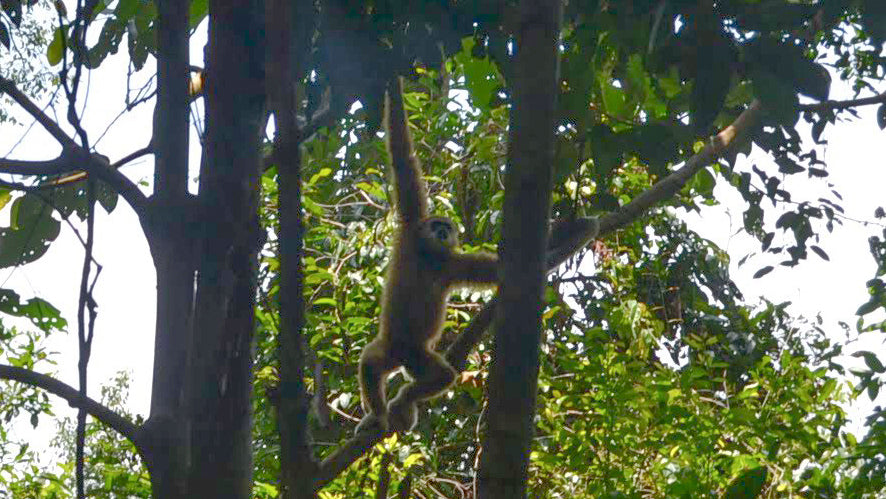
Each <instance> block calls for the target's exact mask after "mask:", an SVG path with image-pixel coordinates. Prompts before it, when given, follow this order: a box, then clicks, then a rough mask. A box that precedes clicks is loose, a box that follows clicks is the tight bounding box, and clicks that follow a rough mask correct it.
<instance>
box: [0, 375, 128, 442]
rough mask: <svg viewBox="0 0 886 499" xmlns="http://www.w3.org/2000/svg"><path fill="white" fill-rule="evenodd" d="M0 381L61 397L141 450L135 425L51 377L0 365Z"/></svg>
mask: <svg viewBox="0 0 886 499" xmlns="http://www.w3.org/2000/svg"><path fill="white" fill-rule="evenodd" d="M0 379H8V380H12V381H18V382H19V383H24V384H26V385H30V386H33V387H36V388H42V389H43V390H46V391H47V392H49V393H51V394H53V395H56V396H58V397H61V398H63V399H65V400H66V401H67V402H68V404H70V406H71V407H74V408H77V409H83V410H84V411H86V412H87V413H88V414H89V415H90V416H92V417H94V418H95V419H97V420H99V421H101V422H102V423H104V424H106V425H107V426H109V427H110V428H112V429H113V430H115V431H116V432H117V433H119V434H120V435H123V436H124V437H126V438H127V439H128V440H129V441H130V442H132V443H133V444H134V445H135V446H136V448H139V449H140V448H141V444H142V443H143V442H142V439H141V438H139V431H138V428H139V427H138V426H137V425H136V424H135V423H133V422H132V421H130V420H128V419H126V418H124V417H123V416H121V415H119V414H117V413H116V412H114V411H113V410H111V409H109V408H107V407H106V406H104V405H102V404H101V403H99V402H96V401H95V400H93V399H91V398H89V397H81V396H80V393H79V392H78V391H77V389H76V388H74V387H72V386H70V385H68V384H66V383H63V382H61V381H59V380H57V379H55V378H53V377H52V376H47V375H46V374H41V373H38V372H35V371H31V370H30V369H24V368H21V367H15V366H9V365H5V364H0Z"/></svg>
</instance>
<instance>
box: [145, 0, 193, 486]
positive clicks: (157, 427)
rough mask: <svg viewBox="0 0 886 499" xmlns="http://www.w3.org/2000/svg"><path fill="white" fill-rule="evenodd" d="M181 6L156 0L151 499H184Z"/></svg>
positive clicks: (186, 291) (186, 278)
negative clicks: (155, 301)
mask: <svg viewBox="0 0 886 499" xmlns="http://www.w3.org/2000/svg"><path fill="white" fill-rule="evenodd" d="M188 4H189V2H188V1H187V0H163V1H160V2H158V9H159V10H158V19H157V105H156V109H155V112H154V134H153V140H152V142H153V145H154V152H155V162H156V165H155V175H154V195H153V197H152V199H151V201H152V202H151V204H150V208H149V215H148V217H147V219H146V220H145V233H146V235H147V238H148V242H149V244H150V247H151V254H152V256H153V259H154V266H155V268H156V271H157V324H156V336H155V340H154V378H153V389H152V394H151V416H150V418H151V421H150V424H149V425H148V426H147V428H148V431H150V432H151V435H149V438H148V442H150V443H151V444H150V445H149V447H148V449H147V452H146V458H147V461H148V462H147V465H148V468H149V470H150V472H151V481H152V485H153V493H154V497H164V498H165V497H168V498H172V499H178V498H183V497H185V495H184V494H185V488H184V486H185V483H186V482H185V478H186V474H185V473H186V465H187V431H186V425H185V417H184V416H185V415H184V414H183V413H182V407H181V401H182V387H183V386H184V380H185V372H186V365H187V349H188V346H189V344H190V341H191V339H190V331H191V328H190V326H191V325H190V317H191V311H192V307H193V294H194V271H195V265H194V259H193V251H192V248H193V243H192V238H193V237H194V236H193V233H192V231H193V227H191V226H189V224H187V223H186V222H185V221H186V220H188V219H190V218H191V217H192V216H193V215H194V214H193V213H191V212H190V210H191V209H192V207H191V206H190V204H191V203H189V202H188V194H187V187H188V185H187V183H188V132H189V117H188V36H189V33H188Z"/></svg>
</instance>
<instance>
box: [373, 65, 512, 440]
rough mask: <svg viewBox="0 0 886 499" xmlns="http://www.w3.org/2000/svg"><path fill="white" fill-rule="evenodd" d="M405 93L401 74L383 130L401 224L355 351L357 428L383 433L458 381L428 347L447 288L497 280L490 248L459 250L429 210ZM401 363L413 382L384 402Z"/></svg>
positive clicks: (408, 424)
mask: <svg viewBox="0 0 886 499" xmlns="http://www.w3.org/2000/svg"><path fill="white" fill-rule="evenodd" d="M402 92H403V90H402V82H401V81H400V79H399V78H394V79H392V81H391V82H390V84H389V88H388V94H387V106H386V109H387V120H386V121H387V133H386V135H387V144H388V151H389V152H390V155H391V166H392V175H391V177H392V181H393V185H394V196H395V201H396V202H395V203H394V204H395V206H396V210H397V215H398V222H399V227H398V229H397V233H396V235H395V238H394V242H393V247H392V248H391V249H392V255H391V260H390V264H389V265H388V271H387V278H386V281H385V287H384V294H383V296H382V302H381V317H380V318H379V330H378V336H376V337H375V339H374V340H372V341H371V342H370V343H369V344H368V345H366V347H365V348H364V349H363V353H362V355H361V356H360V396H361V399H362V402H363V408H364V409H365V411H366V415H365V416H364V417H363V419H362V420H361V421H360V424H358V425H357V428H356V430H355V433H361V432H369V433H375V432H382V433H387V432H388V431H389V430H394V431H404V430H411V429H412V428H413V427H414V426H415V424H416V423H417V422H418V410H417V407H416V402H418V401H421V400H426V399H430V398H433V397H435V396H437V395H439V394H440V393H442V392H444V391H445V390H446V389H447V388H449V386H450V385H451V384H452V382H453V381H454V380H455V376H456V371H455V370H454V369H453V368H452V366H450V365H449V363H448V362H446V360H445V359H444V358H443V356H441V355H440V354H438V353H436V352H435V351H433V348H434V344H435V343H436V341H437V339H438V338H439V337H440V333H441V331H442V329H443V321H444V318H445V315H446V304H447V301H448V297H449V292H450V290H451V289H452V288H454V287H458V286H483V285H487V286H494V285H495V284H497V283H498V259H497V257H496V256H495V255H492V254H489V253H471V254H465V253H460V252H457V251H456V247H457V246H458V244H459V243H458V234H457V232H456V227H455V224H454V223H453V222H452V220H450V219H448V218H446V217H438V216H428V200H427V193H426V186H425V183H424V180H423V179H422V175H421V169H420V166H419V164H418V160H417V159H416V158H415V156H414V154H413V150H412V139H411V137H410V134H409V128H408V124H407V121H406V114H405V111H404V109H403V95H402ZM400 366H403V367H405V368H406V372H407V373H408V374H409V376H410V377H411V378H412V381H411V382H409V383H407V384H406V385H405V386H403V387H402V388H401V389H400V391H399V392H398V393H397V396H396V397H394V398H393V399H392V400H391V401H390V402H387V403H386V400H385V380H386V377H387V374H389V373H390V372H392V371H393V370H395V369H397V368H398V367H400Z"/></svg>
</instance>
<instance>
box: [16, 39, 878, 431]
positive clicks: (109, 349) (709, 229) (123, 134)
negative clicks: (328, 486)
mask: <svg viewBox="0 0 886 499" xmlns="http://www.w3.org/2000/svg"><path fill="white" fill-rule="evenodd" d="M204 33H205V32H204ZM198 38H202V39H203V40H205V34H203V35H201V36H200V37H198ZM202 49H203V43H202V41H197V42H193V43H192V46H191V58H192V62H193V63H194V64H201V62H200V61H201V60H202V52H203V50H202ZM125 64H126V57H111V58H109V59H108V60H107V61H106V62H105V64H104V65H103V66H102V67H101V69H100V70H99V71H97V72H95V73H93V75H92V79H91V81H90V83H89V95H88V103H87V104H86V105H85V106H83V105H81V106H80V107H81V108H85V109H86V110H87V114H86V116H85V120H84V124H85V126H86V128H87V130H88V131H89V132H90V136H91V138H92V139H93V140H94V139H95V138H96V137H98V135H99V134H100V133H101V132H102V131H103V130H104V129H105V127H106V126H107V125H108V124H109V123H110V122H111V121H112V120H113V119H114V118H115V117H116V115H117V113H119V111H120V109H121V108H122V107H123V102H124V94H123V92H124V91H125V86H124V85H123V84H122V82H123V78H125V75H126V65H125ZM153 71H154V67H153V65H152V64H151V63H149V64H148V65H147V66H146V68H145V69H144V70H143V71H142V73H141V74H143V75H151V74H153ZM147 77H148V76H142V77H141V80H144V79H145V78H147ZM835 80H836V79H835ZM84 87H85V85H84ZM831 96H832V98H834V99H848V98H851V97H852V95H851V93H850V89H849V88H848V86H846V85H844V84H842V83H840V82H839V81H837V83H835V85H834V87H833V89H832V92H831ZM875 110H876V106H868V107H865V108H862V109H861V110H860V115H861V117H860V119H857V120H852V121H847V122H842V123H840V124H838V125H837V126H835V127H829V128H828V129H827V132H826V133H825V136H824V137H825V138H826V139H827V140H828V141H829V143H830V145H829V146H826V147H823V148H821V149H820V150H819V157H823V158H824V160H825V161H826V162H827V165H828V171H830V172H831V176H830V180H831V181H832V182H833V183H834V184H835V185H836V187H837V189H838V190H839V191H840V193H841V194H843V196H844V203H843V206H844V207H845V209H846V215H847V217H850V218H853V219H858V220H873V212H874V209H875V208H876V207H877V206H878V205H882V204H886V196H884V195H883V193H884V189H886V164H884V162H883V156H882V154H883V144H884V143H886V142H884V140H886V132H883V131H881V130H879V128H878V127H877V126H876V120H875ZM152 111H153V104H152V103H151V104H149V105H142V106H140V107H138V108H137V109H135V110H134V111H133V112H132V113H129V114H128V115H126V116H124V117H123V118H122V119H120V121H118V122H117V123H116V124H115V126H114V127H113V128H112V129H111V132H110V133H109V134H108V135H107V136H106V137H105V138H104V139H103V140H102V142H101V143H100V144H99V146H98V150H99V151H100V152H101V153H102V154H105V155H107V156H109V157H110V158H111V161H115V160H117V159H119V158H121V157H123V156H124V155H126V154H128V153H130V152H131V151H134V150H136V149H139V148H141V147H143V146H144V145H145V144H147V142H148V139H149V137H150V132H151V113H152ZM16 113H17V114H16V115H17V116H19V117H20V118H21V121H22V122H23V123H25V124H26V125H28V124H30V123H31V121H32V120H31V119H30V118H29V117H27V116H25V115H24V114H23V113H21V112H18V111H16ZM66 128H69V127H66ZM23 132H24V128H23V127H12V126H9V125H2V126H0V155H3V156H6V155H7V152H8V151H9V150H10V148H11V147H12V145H13V144H14V143H16V142H17V141H18V140H19V138H20V137H21V135H22V134H23ZM810 143H811V142H810ZM50 144H51V146H50ZM191 146H192V154H191V164H192V168H194V167H196V165H198V164H199V161H198V159H199V147H198V144H197V140H196V137H195V136H193V134H192V138H191ZM57 151H58V146H57V144H55V142H54V141H53V140H52V139H51V138H50V137H49V136H48V135H47V134H46V133H45V132H44V131H43V130H42V129H40V128H39V126H35V127H34V128H33V129H32V130H31V131H30V133H29V135H28V136H27V138H26V139H25V140H24V141H23V142H22V144H21V145H19V146H18V147H17V148H16V149H15V152H14V154H13V155H12V157H15V158H21V159H31V160H45V159H51V158H53V157H55V156H56V154H57ZM754 160H755V161H756V163H757V164H759V165H761V166H763V165H770V166H768V167H766V169H767V170H770V171H774V168H773V167H772V166H771V164H770V162H769V160H768V158H766V157H764V156H762V155H759V156H756V157H754ZM740 164H741V166H740V168H742V169H749V168H750V164H751V163H749V162H748V160H747V159H742V160H741V161H740ZM152 166H153V160H152V159H151V158H146V159H143V160H140V161H139V162H137V163H136V164H135V165H131V166H127V167H125V169H124V172H125V173H126V174H127V175H128V176H129V177H130V178H132V179H133V180H136V181H138V180H146V181H148V182H150V181H151V175H152ZM797 177H800V175H797ZM821 184H822V183H821V182H816V181H803V180H791V182H789V183H788V184H787V185H788V188H789V190H791V194H792V195H793V196H794V199H795V200H801V199H810V200H814V199H816V198H818V197H819V195H818V190H817V189H816V187H817V186H819V185H821ZM795 189H796V190H795ZM146 192H147V191H146ZM801 193H803V194H806V195H805V196H801V195H800V194H801ZM717 195H718V199H720V200H722V201H723V202H724V207H719V208H713V209H704V211H703V212H702V214H701V215H700V216H699V215H697V214H690V215H687V216H686V217H685V218H686V219H687V220H688V222H689V223H690V226H691V227H693V228H694V229H696V230H697V231H699V232H700V233H701V234H702V235H703V236H704V237H707V238H709V239H711V240H712V241H714V242H715V243H717V244H718V245H720V246H721V247H723V248H726V249H727V250H728V251H729V254H730V255H731V256H732V260H733V262H738V260H740V259H741V258H742V257H743V256H745V255H746V254H748V253H750V252H754V251H756V250H757V249H758V248H759V243H757V242H756V241H754V240H752V239H751V238H750V237H749V236H747V235H746V234H744V233H742V232H741V231H740V229H741V227H742V223H741V220H742V219H741V212H742V210H743V207H744V204H743V202H742V201H741V200H740V198H739V197H738V195H737V194H735V193H734V192H732V191H730V190H729V189H726V188H722V187H721V188H718V191H717ZM4 212H5V213H4V214H2V215H0V220H8V209H6V210H4ZM98 212H99V214H100V216H99V217H98V220H97V223H96V246H95V256H96V259H97V260H98V261H99V262H100V263H101V264H102V266H103V271H102V274H101V278H100V280H99V283H98V285H97V287H96V300H97V302H98V304H99V309H98V311H99V315H98V320H97V324H96V334H95V340H94V344H93V353H92V360H91V363H90V368H89V369H90V370H89V380H90V386H89V391H90V394H91V395H92V396H96V397H97V396H98V393H99V387H100V385H101V384H103V383H107V382H108V381H109V380H110V379H111V378H112V377H113V376H114V374H115V373H116V372H118V371H121V370H129V371H131V373H132V385H131V395H130V407H131V409H132V410H133V411H135V412H137V413H140V414H142V415H145V416H147V412H148V408H149V406H150V392H151V366H152V362H153V336H154V314H155V296H154V293H155V275H154V269H153V265H152V262H151V259H150V255H149V253H148V247H147V243H146V241H145V239H144V236H143V234H142V232H141V228H140V226H139V224H138V222H137V220H136V217H135V216H134V214H133V212H132V211H131V210H130V209H129V207H128V206H127V205H126V204H125V202H123V201H122V199H121V200H120V202H119V204H118V207H117V209H116V210H115V211H114V212H113V213H112V214H111V215H107V214H105V213H104V212H103V211H102V210H101V209H99V210H98ZM773 221H774V218H772V219H770V223H771V222H773ZM880 230H881V228H879V227H876V226H867V227H866V226H864V225H862V224H859V223H855V222H852V221H846V222H845V224H844V225H843V226H838V227H837V228H836V231H835V232H834V233H833V234H830V235H825V237H824V239H823V240H822V242H821V243H820V246H821V247H822V248H823V249H824V250H825V251H827V252H828V254H829V255H830V258H831V261H830V262H825V261H823V260H821V259H819V258H818V257H816V256H812V257H811V258H810V260H808V261H806V262H804V263H802V264H801V265H800V266H799V267H798V268H795V269H787V268H782V267H776V270H775V271H773V272H772V273H770V274H768V275H767V276H765V277H763V278H761V279H753V278H752V275H753V274H754V272H756V270H757V269H759V268H760V267H762V266H764V265H767V264H775V263H777V262H778V261H779V260H781V258H773V259H771V260H766V259H765V257H755V258H753V259H751V260H750V261H749V262H748V263H747V264H746V265H745V266H744V267H742V268H737V267H736V265H735V263H733V265H732V268H731V271H732V277H733V278H734V279H735V281H736V282H737V283H738V285H739V287H740V289H741V290H742V291H743V292H744V294H745V297H746V298H747V299H748V300H749V301H750V302H754V301H755V299H756V297H759V296H766V297H767V298H768V299H769V300H772V301H774V302H781V301H785V300H790V301H792V302H793V303H794V305H793V307H792V309H791V310H792V312H794V313H795V314H803V315H806V316H808V317H814V316H815V315H816V314H819V313H821V314H822V315H823V317H824V318H825V320H826V322H825V328H826V330H829V331H831V332H832V334H833V338H835V339H840V338H842V332H841V330H840V328H839V327H837V325H836V324H837V321H844V322H846V323H848V324H850V325H851V326H853V327H854V324H855V322H856V317H855V310H856V309H857V308H858V307H859V305H861V304H862V303H864V302H865V301H866V299H867V292H866V289H865V287H864V283H865V281H866V280H868V279H870V278H871V277H873V272H874V269H875V266H874V262H873V260H872V258H871V256H870V253H869V251H868V244H867V238H868V237H869V236H870V235H871V234H874V233H879V232H880ZM82 259H83V250H82V247H81V246H80V244H79V243H78V242H77V240H76V238H75V237H74V236H73V234H72V232H71V230H70V229H69V228H68V227H67V226H63V228H62V234H61V236H60V237H59V238H58V240H56V241H55V242H54V243H53V245H52V246H51V248H50V250H49V251H48V253H47V254H46V255H45V256H44V257H43V258H41V259H39V260H38V261H37V262H35V263H33V264H30V265H26V266H24V267H21V268H17V269H0V282H2V283H3V284H2V286H0V287H6V288H11V289H14V290H16V291H18V292H19V293H20V294H21V295H23V298H29V297H31V296H40V297H42V298H45V299H47V300H49V301H50V302H51V303H53V304H54V305H55V306H56V307H58V308H60V309H61V311H62V313H63V315H64V316H65V317H66V318H67V319H68V321H69V330H70V332H69V333H68V334H66V335H65V334H57V335H56V337H55V338H54V339H53V340H52V341H51V342H50V346H51V347H52V349H53V350H56V351H58V352H59V355H58V356H57V360H58V361H59V365H58V377H59V378H60V379H62V380H63V381H65V382H67V383H69V384H71V385H72V386H76V379H77V374H76V363H77V335H76V317H77V293H78V289H79V280H80V272H81V264H82ZM4 322H5V323H6V324H11V323H15V324H19V325H22V326H25V324H23V323H22V322H16V321H10V320H9V319H8V318H6V319H4ZM862 343H863V345H864V348H866V349H871V350H876V351H880V352H882V351H883V349H882V342H881V340H880V339H878V336H877V335H870V338H869V339H866V340H865V341H863V342H862ZM884 396H886V395H881V399H882V398H884ZM880 403H881V404H882V403H883V401H882V400H881V401H880ZM871 406H872V404H870V403H867V402H865V401H864V400H863V401H862V403H860V404H858V406H857V409H858V412H856V423H859V422H860V420H861V419H862V418H863V415H864V414H866V413H867V412H868V410H869V408H870V407H871ZM57 413H58V414H59V415H73V414H74V411H73V409H70V408H68V407H67V406H66V405H65V404H58V406H57ZM41 429H42V430H44V431H46V430H50V429H51V425H43V424H41Z"/></svg>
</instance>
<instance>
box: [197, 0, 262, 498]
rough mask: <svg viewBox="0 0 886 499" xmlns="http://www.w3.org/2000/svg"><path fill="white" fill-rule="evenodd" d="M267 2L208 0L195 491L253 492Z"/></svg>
mask: <svg viewBox="0 0 886 499" xmlns="http://www.w3.org/2000/svg"><path fill="white" fill-rule="evenodd" d="M264 14H265V10H264V4H263V2H261V1H259V0H213V1H210V2H209V49H208V58H207V64H206V66H207V67H206V72H207V82H206V93H205V99H206V145H205V147H204V155H205V156H204V161H203V162H202V165H201V172H200V194H199V200H200V205H201V208H202V210H203V213H204V217H203V218H204V222H203V225H202V231H203V237H202V239H201V248H200V253H199V262H200V263H199V267H198V279H197V295H196V303H195V312H194V332H193V335H194V341H193V343H192V347H191V363H190V369H189V380H188V381H189V383H188V387H187V398H188V400H187V403H188V409H189V415H190V418H191V419H190V424H191V465H190V469H189V480H188V486H189V492H190V493H191V497H202V498H221V497H224V498H242V499H246V498H248V497H250V496H251V476H252V448H251V447H252V445H251V444H252V437H251V431H252V413H251V401H250V395H251V389H252V348H251V347H252V337H253V330H254V327H255V324H254V323H255V315H254V314H255V311H254V304H255V293H256V270H257V265H256V257H257V252H258V249H259V247H260V245H261V243H262V240H261V239H262V238H261V232H260V227H259V223H258V201H259V177H260V164H261V149H260V145H261V140H260V138H261V131H262V125H263V117H264V95H265V91H264V57H265V51H264V50H265V47H264Z"/></svg>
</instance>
